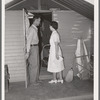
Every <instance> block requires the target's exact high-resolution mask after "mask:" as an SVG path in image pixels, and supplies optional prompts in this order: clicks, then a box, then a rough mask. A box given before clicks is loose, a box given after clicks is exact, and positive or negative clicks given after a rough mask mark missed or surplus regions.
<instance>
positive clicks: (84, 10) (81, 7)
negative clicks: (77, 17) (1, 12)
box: [5, 0, 94, 20]
mask: <svg viewBox="0 0 100 100" xmlns="http://www.w3.org/2000/svg"><path fill="white" fill-rule="evenodd" d="M5 7H6V9H9V10H22V9H23V8H26V9H28V10H34V9H35V10H36V9H38V0H14V1H13V2H11V3H8V4H6V6H5ZM50 8H60V9H61V10H74V11H76V12H78V13H79V14H81V15H83V16H85V17H87V18H89V19H91V20H94V5H92V4H90V3H88V2H86V1H84V0H41V9H42V10H49V9H50Z"/></svg>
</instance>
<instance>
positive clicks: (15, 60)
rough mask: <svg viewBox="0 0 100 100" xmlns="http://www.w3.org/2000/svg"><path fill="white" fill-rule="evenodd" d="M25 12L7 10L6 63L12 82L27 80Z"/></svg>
mask: <svg viewBox="0 0 100 100" xmlns="http://www.w3.org/2000/svg"><path fill="white" fill-rule="evenodd" d="M23 48H24V34H23V12H22V11H6V12H5V64H8V67H9V73H10V82H17V81H25V60H24V52H23Z"/></svg>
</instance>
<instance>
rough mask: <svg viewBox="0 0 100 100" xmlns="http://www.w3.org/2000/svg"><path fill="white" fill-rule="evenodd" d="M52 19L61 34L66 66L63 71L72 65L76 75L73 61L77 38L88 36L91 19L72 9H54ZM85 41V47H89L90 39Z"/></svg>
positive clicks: (65, 71)
mask: <svg viewBox="0 0 100 100" xmlns="http://www.w3.org/2000/svg"><path fill="white" fill-rule="evenodd" d="M53 20H55V21H57V22H58V24H59V29H58V31H59V34H60V36H61V47H62V51H63V56H64V63H65V68H66V70H64V73H65V75H66V74H67V72H68V71H69V69H70V68H71V67H74V75H76V73H77V69H76V67H75V65H74V62H75V50H76V44H77V39H78V38H82V39H84V40H85V39H87V38H88V35H89V34H90V33H89V28H90V27H91V22H92V21H91V20H89V19H88V18H86V17H84V16H82V15H80V14H78V13H76V12H74V11H64V10H63V11H54V12H53ZM86 42H88V45H87V47H90V45H91V44H90V40H88V41H86ZM92 45H93V44H92ZM89 49H90V48H89ZM91 49H93V48H91Z"/></svg>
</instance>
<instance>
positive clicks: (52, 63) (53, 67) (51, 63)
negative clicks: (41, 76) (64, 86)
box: [47, 21, 64, 83]
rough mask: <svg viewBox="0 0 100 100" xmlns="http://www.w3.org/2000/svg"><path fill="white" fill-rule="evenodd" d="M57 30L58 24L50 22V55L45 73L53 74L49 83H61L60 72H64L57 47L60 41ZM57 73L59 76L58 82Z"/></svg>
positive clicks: (61, 58)
mask: <svg viewBox="0 0 100 100" xmlns="http://www.w3.org/2000/svg"><path fill="white" fill-rule="evenodd" d="M57 29H58V23H57V22H55V21H52V22H51V24H50V30H51V31H52V34H51V37H50V54H49V60H48V68H47V71H48V72H51V73H53V79H52V80H51V81H49V83H57V82H60V83H63V78H62V71H63V70H64V63H63V57H62V52H61V48H60V46H59V43H60V39H59V34H58V32H57ZM57 73H58V74H59V79H58V80H57Z"/></svg>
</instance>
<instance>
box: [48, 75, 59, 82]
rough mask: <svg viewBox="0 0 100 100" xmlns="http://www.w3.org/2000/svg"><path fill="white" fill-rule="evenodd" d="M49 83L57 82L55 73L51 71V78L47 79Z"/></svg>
mask: <svg viewBox="0 0 100 100" xmlns="http://www.w3.org/2000/svg"><path fill="white" fill-rule="evenodd" d="M49 83H57V78H56V73H53V80H51V81H49Z"/></svg>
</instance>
